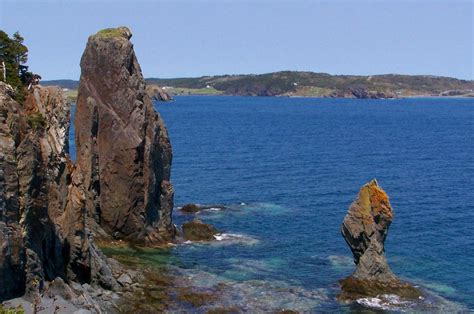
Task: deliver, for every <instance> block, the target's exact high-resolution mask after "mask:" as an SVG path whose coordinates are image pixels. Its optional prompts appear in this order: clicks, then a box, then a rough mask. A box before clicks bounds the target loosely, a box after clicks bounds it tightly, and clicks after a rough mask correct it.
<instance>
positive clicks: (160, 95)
mask: <svg viewBox="0 0 474 314" xmlns="http://www.w3.org/2000/svg"><path fill="white" fill-rule="evenodd" d="M146 92H147V94H148V96H149V97H150V98H151V99H153V100H157V101H172V100H173V98H172V97H171V95H170V94H168V93H167V92H165V91H164V90H163V88H161V87H159V86H158V85H147V87H146Z"/></svg>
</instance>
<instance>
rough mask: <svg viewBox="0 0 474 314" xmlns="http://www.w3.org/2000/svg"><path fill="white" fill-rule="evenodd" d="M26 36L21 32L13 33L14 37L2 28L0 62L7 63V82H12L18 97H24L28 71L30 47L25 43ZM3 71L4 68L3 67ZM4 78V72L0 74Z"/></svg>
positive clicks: (0, 34)
mask: <svg viewBox="0 0 474 314" xmlns="http://www.w3.org/2000/svg"><path fill="white" fill-rule="evenodd" d="M23 41H24V38H23V37H22V36H21V35H20V33H19V32H16V33H14V34H13V36H12V38H10V37H9V36H8V34H7V33H5V32H4V31H2V30H0V62H4V63H5V71H6V83H7V84H10V85H11V86H12V87H13V88H15V89H16V91H17V98H18V99H20V100H21V99H22V98H23V97H24V93H25V91H24V89H25V84H26V79H27V77H30V76H31V75H30V74H31V73H29V72H28V66H26V65H25V64H26V62H28V48H27V47H26V46H25V45H23ZM2 71H3V69H2ZM0 80H3V73H2V75H0Z"/></svg>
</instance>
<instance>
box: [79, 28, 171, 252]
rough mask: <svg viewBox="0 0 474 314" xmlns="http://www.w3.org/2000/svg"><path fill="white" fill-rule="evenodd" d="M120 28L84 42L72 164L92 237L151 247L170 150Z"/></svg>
mask: <svg viewBox="0 0 474 314" xmlns="http://www.w3.org/2000/svg"><path fill="white" fill-rule="evenodd" d="M131 36H132V34H131V32H130V30H128V29H127V28H125V27H121V28H117V29H106V30H103V31H100V32H98V33H97V34H95V35H93V36H91V37H89V40H88V43H87V46H86V49H85V51H84V54H83V56H82V59H81V80H80V85H79V91H78V99H77V111H76V117H75V126H76V147H77V152H78V154H77V167H78V169H80V172H81V174H82V176H83V180H84V191H85V194H86V204H85V206H86V208H87V210H88V211H89V215H90V217H93V221H92V224H91V226H92V228H93V229H94V231H95V232H96V234H98V235H100V236H104V237H107V236H112V237H114V238H116V239H124V240H127V241H132V242H138V243H140V244H145V245H155V244H160V243H163V241H169V240H170V239H172V238H173V236H174V233H175V228H174V225H173V224H172V222H171V212H172V209H173V193H174V192H173V186H172V184H171V182H170V169H171V159H172V151H171V145H170V141H169V138H168V134H167V130H166V127H165V125H164V123H163V121H162V120H161V118H160V116H159V115H158V113H157V112H156V111H155V110H154V108H153V105H152V102H151V100H150V97H149V96H148V95H147V93H146V87H145V81H144V79H143V75H142V72H141V69H140V65H139V64H138V61H137V58H136V56H135V52H134V50H133V45H132V43H131V42H130V38H131Z"/></svg>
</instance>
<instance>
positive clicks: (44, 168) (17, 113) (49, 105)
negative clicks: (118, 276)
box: [0, 82, 114, 300]
mask: <svg viewBox="0 0 474 314" xmlns="http://www.w3.org/2000/svg"><path fill="white" fill-rule="evenodd" d="M12 96H13V91H12V90H11V88H10V87H9V86H8V85H6V84H3V83H1V82H0V145H1V146H2V147H1V150H0V206H1V207H0V209H1V210H0V244H1V250H2V254H1V256H0V283H1V285H0V300H4V299H8V298H12V297H16V296H20V295H23V294H25V293H26V296H27V297H30V298H33V297H35V296H37V295H38V294H39V292H40V291H42V290H43V288H44V285H45V283H46V282H48V281H52V280H54V279H55V278H57V277H59V278H62V279H63V280H64V281H66V282H68V281H70V280H75V281H77V282H80V283H85V282H88V283H101V284H104V285H106V286H109V287H111V286H112V285H113V284H114V283H113V278H111V276H110V270H109V269H108V267H107V264H106V263H104V260H103V256H102V255H101V253H100V251H98V250H97V249H96V247H95V246H94V245H93V244H92V243H91V242H90V233H89V231H88V229H87V226H86V224H85V220H86V213H85V211H84V209H85V207H84V206H83V204H84V200H85V197H84V195H83V188H82V187H81V184H80V183H78V182H77V181H78V177H80V174H75V173H73V172H75V171H74V165H73V164H72V162H71V161H70V159H69V154H68V133H69V125H70V122H69V119H70V109H69V104H67V103H66V101H65V99H64V97H63V95H62V91H61V90H60V89H57V88H52V87H48V88H43V87H39V86H35V87H33V89H32V90H31V91H30V92H29V94H28V96H27V98H26V100H25V102H24V103H23V104H19V103H17V102H16V101H14V100H13V98H12Z"/></svg>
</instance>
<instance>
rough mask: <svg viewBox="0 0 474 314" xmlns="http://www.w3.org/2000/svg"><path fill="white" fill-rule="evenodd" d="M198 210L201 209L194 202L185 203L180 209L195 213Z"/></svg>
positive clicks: (184, 211) (187, 212)
mask: <svg viewBox="0 0 474 314" xmlns="http://www.w3.org/2000/svg"><path fill="white" fill-rule="evenodd" d="M200 210H201V209H200V208H199V206H197V205H196V204H186V205H184V206H183V207H181V211H182V212H183V213H186V214H195V213H197V212H198V211H200Z"/></svg>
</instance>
